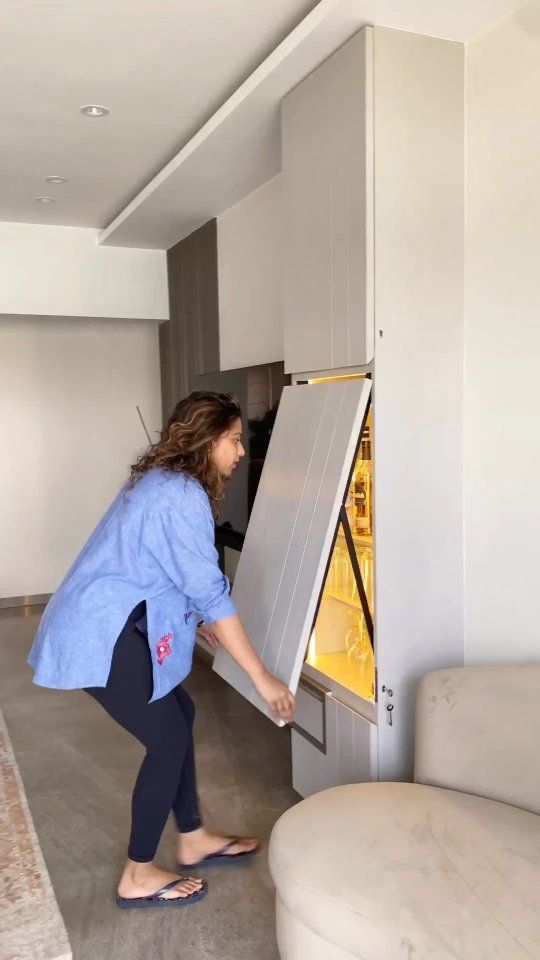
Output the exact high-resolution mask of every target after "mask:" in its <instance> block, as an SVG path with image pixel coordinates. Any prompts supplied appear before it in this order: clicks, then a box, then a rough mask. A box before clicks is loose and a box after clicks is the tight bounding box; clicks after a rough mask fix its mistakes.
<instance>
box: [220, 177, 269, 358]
mask: <svg viewBox="0 0 540 960" xmlns="http://www.w3.org/2000/svg"><path fill="white" fill-rule="evenodd" d="M282 203H283V200H282V182H281V175H279V176H277V177H274V178H273V180H269V181H268V183H265V184H264V185H263V186H262V187H261V188H260V189H259V190H256V191H255V192H254V193H252V194H251V195H250V196H248V197H246V198H245V199H244V200H241V201H240V203H237V204H235V206H234V207H231V208H230V210H227V211H226V213H224V214H222V215H221V216H220V217H218V223H217V231H218V278H219V336H220V347H219V348H220V367H221V369H222V370H232V369H234V368H236V367H248V366H251V365H254V364H258V363H273V362H274V361H276V360H283V292H282V260H281V255H282V240H281V231H282V227H283V215H282V210H283V207H282Z"/></svg>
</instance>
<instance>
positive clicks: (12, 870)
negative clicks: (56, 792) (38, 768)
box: [0, 711, 72, 960]
mask: <svg viewBox="0 0 540 960" xmlns="http://www.w3.org/2000/svg"><path fill="white" fill-rule="evenodd" d="M71 956H72V954H71V950H70V946H69V941H68V937H67V932H66V928H65V926H64V922H63V920H62V917H61V915H60V911H59V909H58V904H57V902H56V897H55V895H54V891H53V888H52V884H51V880H50V877H49V873H48V871H47V867H46V866H45V861H44V859H43V855H42V853H41V848H40V846H39V841H38V838H37V835H36V831H35V828H34V824H33V822H32V817H31V815H30V810H29V809H28V803H27V800H26V795H25V792H24V787H23V784H22V780H21V777H20V774H19V770H18V767H17V763H16V761H15V757H14V755H13V749H12V747H11V742H10V739H9V736H8V732H7V728H6V725H5V722H4V718H3V715H2V713H1V711H0V960H71Z"/></svg>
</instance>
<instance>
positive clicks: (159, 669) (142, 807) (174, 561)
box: [29, 393, 294, 907]
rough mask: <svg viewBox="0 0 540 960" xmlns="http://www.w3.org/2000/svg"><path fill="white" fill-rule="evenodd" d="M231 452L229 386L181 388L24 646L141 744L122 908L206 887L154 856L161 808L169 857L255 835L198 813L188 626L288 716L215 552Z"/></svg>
mask: <svg viewBox="0 0 540 960" xmlns="http://www.w3.org/2000/svg"><path fill="white" fill-rule="evenodd" d="M244 453H245V451H244V449H243V447H242V421H241V413H240V408H239V405H238V401H237V399H236V398H235V397H233V396H232V395H230V394H218V393H192V394H191V396H189V397H187V398H186V399H185V400H182V402H181V403H179V404H178V405H177V406H176V408H175V410H174V412H173V414H172V416H171V418H170V420H169V423H168V425H167V427H166V429H165V430H164V431H163V434H162V436H161V439H160V440H159V441H158V442H157V443H155V444H153V445H152V446H151V447H150V448H149V449H148V451H147V452H146V453H145V454H144V455H143V456H142V457H140V458H139V460H138V461H137V463H136V464H135V465H134V466H132V468H131V476H130V480H129V482H128V483H127V484H126V486H125V487H124V488H123V489H122V490H121V491H120V493H119V494H118V496H117V497H116V499H115V500H114V501H113V503H112V504H111V506H110V507H109V509H108V511H107V513H106V514H105V516H104V517H103V519H102V520H101V521H100V523H99V525H98V526H97V528H96V529H95V531H94V533H93V534H92V535H91V537H90V539H89V540H88V542H87V543H86V545H85V546H84V547H83V549H82V551H81V553H80V554H79V556H78V557H77V559H76V560H75V562H74V564H73V566H72V567H71V569H70V570H69V572H68V574H67V575H66V577H65V579H64V581H63V582H62V584H61V585H60V587H59V588H58V590H57V591H56V593H55V594H54V596H53V597H52V599H51V601H50V602H49V604H48V606H47V608H46V610H45V613H44V615H43V618H42V621H41V624H40V627H39V630H38V633H37V635H36V638H35V640H34V644H33V647H32V650H31V652H30V657H29V663H30V664H31V665H32V666H33V668H34V670H35V676H34V682H35V683H38V684H41V685H42V686H46V687H55V688H57V689H63V690H65V689H84V690H86V691H87V692H88V693H89V694H90V695H91V696H92V697H93V698H94V699H95V700H97V702H98V703H99V704H101V706H102V707H103V708H104V709H105V710H106V711H107V713H108V714H109V715H110V716H111V717H112V718H113V719H114V720H116V722H117V723H119V724H120V725H121V726H122V727H124V728H125V729H126V730H128V731H129V733H131V734H132V735H133V736H134V737H136V738H137V740H139V741H140V742H141V743H142V744H143V745H144V746H145V748H146V755H145V758H144V760H143V762H142V766H141V768H140V771H139V775H138V777H137V780H136V783H135V787H134V790H133V798H132V820H131V836H130V840H129V847H128V859H127V862H126V865H125V868H124V872H123V874H122V877H121V880H120V884H119V887H118V897H117V903H118V905H119V906H121V907H147V906H156V905H160V906H163V905H166V906H177V905H181V904H187V903H193V902H194V901H196V900H200V899H201V898H202V897H203V896H204V895H205V894H206V892H207V885H206V883H205V882H204V881H202V880H200V879H193V878H191V877H190V878H186V877H183V876H180V875H178V874H174V873H168V872H167V871H165V870H161V869H160V868H159V867H157V866H156V865H155V863H154V857H155V854H156V850H157V846H158V843H159V840H160V837H161V834H162V831H163V828H164V826H165V823H166V821H167V818H168V816H169V813H170V811H171V810H172V811H173V813H174V816H175V819H176V823H177V826H178V832H179V838H178V852H177V860H178V864H179V866H180V869H181V870H182V869H184V868H186V867H190V868H191V869H193V867H195V866H198V865H199V864H201V863H203V862H209V861H211V860H215V859H218V858H225V857H227V858H233V859H244V858H245V857H247V856H250V855H252V854H253V853H255V852H256V850H257V849H258V847H257V843H256V841H254V840H239V839H231V838H227V837H224V836H221V835H219V834H216V833H213V832H211V831H210V830H208V829H206V828H205V827H204V826H203V825H202V821H201V815H200V810H199V803H198V799H197V791H196V784H195V761H194V749H193V720H194V714H195V709H194V705H193V702H192V700H191V698H190V697H189V695H188V694H187V693H186V691H185V690H184V689H183V687H182V686H181V683H182V681H183V680H184V679H185V678H186V677H187V675H188V674H189V672H190V670H191V661H192V655H193V647H194V643H195V635H196V631H197V628H199V630H200V631H201V632H202V633H203V635H205V636H207V637H208V638H209V639H210V640H211V642H213V643H214V644H215V643H221V645H222V646H223V647H224V648H225V649H226V650H227V651H228V652H229V653H230V655H231V656H232V657H233V658H234V659H235V660H236V661H237V663H238V664H239V665H240V666H241V667H242V669H243V670H245V672H246V673H247V674H248V676H249V677H250V678H251V679H252V681H253V683H254V685H255V687H256V689H257V691H258V692H259V694H260V696H261V697H262V698H263V699H264V700H265V701H266V703H267V704H268V705H269V706H270V708H271V710H272V711H273V712H274V714H275V715H276V716H279V717H280V718H281V719H283V720H286V721H290V720H291V718H292V714H293V710H294V698H293V696H292V694H291V693H290V692H289V690H288V689H287V687H285V686H284V685H283V684H282V683H281V682H280V681H279V680H277V679H276V678H275V677H273V676H272V675H271V674H269V673H268V672H267V670H266V669H265V667H264V666H263V664H262V662H261V661H260V660H259V658H258V656H257V654H256V653H255V651H254V649H253V647H252V646H251V644H250V643H249V640H248V638H247V636H246V634H245V632H244V629H243V627H242V624H241V622H240V619H239V617H238V615H237V613H236V609H235V607H234V604H233V602H232V600H231V598H230V596H229V583H228V581H227V578H226V577H224V576H223V574H222V573H221V571H220V569H219V566H218V563H217V552H216V549H215V546H214V516H215V514H216V510H217V505H218V503H219V501H220V499H221V497H222V496H223V491H224V487H225V484H226V481H227V480H228V479H229V478H230V477H231V476H232V473H233V471H234V470H235V468H236V466H237V465H238V462H239V460H240V458H241V457H243V456H244ZM203 622H204V624H203Z"/></svg>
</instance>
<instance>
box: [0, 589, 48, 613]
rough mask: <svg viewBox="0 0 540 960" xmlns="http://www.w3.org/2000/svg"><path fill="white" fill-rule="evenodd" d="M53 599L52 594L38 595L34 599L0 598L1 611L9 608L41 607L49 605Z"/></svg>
mask: <svg viewBox="0 0 540 960" xmlns="http://www.w3.org/2000/svg"><path fill="white" fill-rule="evenodd" d="M51 597H52V594H51V593H36V594H34V596H33V597H29V596H27V597H0V610H5V609H8V608H9V607H39V606H41V605H42V604H44V603H48V602H49V600H50V599H51Z"/></svg>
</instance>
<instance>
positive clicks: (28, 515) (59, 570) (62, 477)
mask: <svg viewBox="0 0 540 960" xmlns="http://www.w3.org/2000/svg"><path fill="white" fill-rule="evenodd" d="M137 404H138V405H139V406H140V407H141V410H142V412H143V415H144V417H145V420H146V423H147V426H148V428H149V430H150V431H152V430H158V429H159V427H160V422H161V400H160V377H159V349H158V328H157V326H156V325H155V324H150V323H135V322H131V323H129V322H126V321H123V322H108V323H106V322H100V321H95V320H92V321H88V320H84V319H81V320H80V321H77V322H73V321H71V322H69V321H61V320H51V319H47V318H43V319H41V320H1V319H0V422H1V424H2V445H1V449H0V542H1V545H2V546H1V550H0V597H16V596H23V595H26V594H29V595H34V594H40V593H49V592H52V591H53V590H54V589H55V587H56V586H57V584H58V583H59V581H60V580H61V578H62V577H63V576H64V574H65V572H66V570H67V568H68V566H69V564H70V563H71V561H72V560H73V559H74V557H75V555H76V553H77V552H78V551H79V549H80V547H81V546H82V545H83V543H84V541H85V539H86V538H87V536H88V534H89V533H90V532H91V530H92V529H93V527H94V526H95V524H96V522H97V520H98V519H99V517H100V516H101V514H102V512H103V511H104V510H105V508H106V507H107V505H108V503H109V502H110V500H111V499H112V498H113V496H114V495H115V494H116V492H117V490H118V488H119V486H120V485H121V483H122V482H123V480H124V479H125V477H126V470H127V467H128V465H129V464H130V463H132V462H133V460H134V458H135V456H136V454H137V453H138V452H140V451H141V449H142V448H143V447H144V446H145V445H146V438H145V435H144V432H143V429H142V426H141V423H140V421H139V419H138V415H137V411H136V409H135V407H136V405H137Z"/></svg>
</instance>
